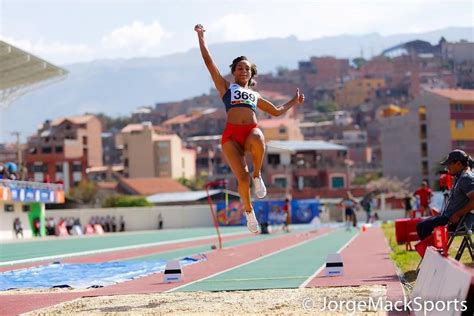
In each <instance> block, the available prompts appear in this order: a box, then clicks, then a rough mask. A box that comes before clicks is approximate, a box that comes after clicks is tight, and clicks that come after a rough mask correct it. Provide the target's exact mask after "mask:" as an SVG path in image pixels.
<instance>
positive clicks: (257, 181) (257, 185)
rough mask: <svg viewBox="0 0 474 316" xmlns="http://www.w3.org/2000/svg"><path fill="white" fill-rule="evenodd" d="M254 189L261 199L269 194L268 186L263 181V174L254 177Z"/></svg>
mask: <svg viewBox="0 0 474 316" xmlns="http://www.w3.org/2000/svg"><path fill="white" fill-rule="evenodd" d="M253 189H254V192H255V195H256V196H257V197H258V198H259V199H263V198H264V197H265V196H266V195H267V188H266V187H265V183H263V179H262V176H259V177H256V178H253Z"/></svg>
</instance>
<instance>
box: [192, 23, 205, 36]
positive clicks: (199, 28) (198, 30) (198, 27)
mask: <svg viewBox="0 0 474 316" xmlns="http://www.w3.org/2000/svg"><path fill="white" fill-rule="evenodd" d="M194 30H195V31H196V33H198V35H199V36H202V35H203V34H204V32H206V30H205V29H204V26H202V24H196V26H195V27H194Z"/></svg>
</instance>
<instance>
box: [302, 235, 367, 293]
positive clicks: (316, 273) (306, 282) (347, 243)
mask: <svg viewBox="0 0 474 316" xmlns="http://www.w3.org/2000/svg"><path fill="white" fill-rule="evenodd" d="M359 234H360V232H357V234H355V235H354V237H352V238H351V239H349V241H348V242H346V243H345V244H344V245H343V246H342V247H341V248H340V249H339V250H338V251H337V253H340V252H341V251H343V250H344V249H345V248H346V247H347V246H349V244H350V243H351V242H352V241H353V240H354V239H356V237H357V236H359ZM325 266H326V263H324V264H323V265H322V266H320V267H319V269H317V270H316V272H314V273H313V274H312V275H311V276H310V277H309V278H307V279H306V280H305V281H304V282H303V283H301V285H300V286H299V288H300V289H301V288H304V287H306V285H308V283H309V282H311V280H312V279H313V278H314V277H316V276H317V275H318V274H319V272H321V271H322V270H323V269H324V267H325Z"/></svg>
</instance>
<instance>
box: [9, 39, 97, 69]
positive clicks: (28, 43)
mask: <svg viewBox="0 0 474 316" xmlns="http://www.w3.org/2000/svg"><path fill="white" fill-rule="evenodd" d="M0 39H1V40H3V41H5V42H7V43H8V44H11V45H13V46H15V47H18V48H19V49H21V50H24V51H26V52H28V53H31V54H33V55H35V56H38V57H39V58H42V59H45V60H47V61H49V62H52V63H60V64H61V63H64V62H66V61H68V60H71V59H73V60H74V59H83V58H88V57H91V56H93V55H94V50H93V49H92V48H90V47H89V46H87V45H85V44H68V43H63V42H59V41H52V42H51V41H45V40H43V39H39V40H37V41H33V40H30V39H15V38H13V37H6V36H2V35H0Z"/></svg>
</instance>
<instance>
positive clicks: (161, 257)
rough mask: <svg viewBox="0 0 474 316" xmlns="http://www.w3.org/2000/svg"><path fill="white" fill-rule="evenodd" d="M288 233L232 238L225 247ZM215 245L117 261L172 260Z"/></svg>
mask: <svg viewBox="0 0 474 316" xmlns="http://www.w3.org/2000/svg"><path fill="white" fill-rule="evenodd" d="M284 234H286V233H281V232H279V233H274V234H271V235H255V236H252V237H249V238H242V239H238V240H231V241H227V242H225V243H224V248H229V247H234V246H238V245H244V244H249V243H254V242H258V241H262V240H266V239H271V238H277V237H281V236H283V235H284ZM212 245H214V243H209V244H206V245H203V246H199V247H192V248H185V249H179V250H174V251H167V252H162V253H158V254H155V255H149V256H140V257H135V258H129V259H125V260H117V261H138V260H139V261H144V260H171V259H181V258H184V257H187V256H192V255H195V254H200V253H204V252H208V251H210V250H211V246H212Z"/></svg>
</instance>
